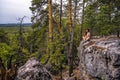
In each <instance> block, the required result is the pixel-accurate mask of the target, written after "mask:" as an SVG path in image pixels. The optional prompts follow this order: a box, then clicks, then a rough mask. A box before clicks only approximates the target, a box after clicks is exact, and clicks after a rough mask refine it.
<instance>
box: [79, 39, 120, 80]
mask: <svg viewBox="0 0 120 80" xmlns="http://www.w3.org/2000/svg"><path fill="white" fill-rule="evenodd" d="M78 56H79V59H80V62H79V70H80V74H81V76H82V80H120V39H118V38H102V39H94V40H91V41H89V42H84V43H83V42H82V43H81V44H80V46H79V47H78Z"/></svg>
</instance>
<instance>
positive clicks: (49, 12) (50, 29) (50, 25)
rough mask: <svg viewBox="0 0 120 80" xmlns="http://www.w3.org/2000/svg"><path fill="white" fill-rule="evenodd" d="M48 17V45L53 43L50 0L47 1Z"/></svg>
mask: <svg viewBox="0 0 120 80" xmlns="http://www.w3.org/2000/svg"><path fill="white" fill-rule="evenodd" d="M48 7H49V9H48V16H49V43H51V42H52V41H53V28H52V0H48Z"/></svg>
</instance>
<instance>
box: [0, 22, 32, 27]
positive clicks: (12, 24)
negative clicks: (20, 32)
mask: <svg viewBox="0 0 120 80" xmlns="http://www.w3.org/2000/svg"><path fill="white" fill-rule="evenodd" d="M31 25H32V23H23V24H22V26H25V27H30V26H31ZM18 26H20V24H19V23H10V24H0V27H18Z"/></svg>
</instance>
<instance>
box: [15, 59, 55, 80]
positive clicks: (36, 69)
mask: <svg viewBox="0 0 120 80" xmlns="http://www.w3.org/2000/svg"><path fill="white" fill-rule="evenodd" d="M15 80H53V78H52V76H51V74H50V73H49V72H48V71H47V70H46V68H45V67H44V66H42V65H41V64H40V62H39V61H38V60H36V59H35V58H31V59H29V60H28V61H27V62H26V63H25V64H24V65H23V66H21V67H20V68H19V69H18V74H17V77H16V79H15Z"/></svg>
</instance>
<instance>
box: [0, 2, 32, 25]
mask: <svg viewBox="0 0 120 80" xmlns="http://www.w3.org/2000/svg"><path fill="white" fill-rule="evenodd" d="M30 6H31V0H0V24H1V23H18V21H17V19H18V18H22V17H23V16H27V17H26V18H25V19H24V23H29V22H31V20H30V19H31V15H32V13H31V11H30V10H29V7H30Z"/></svg>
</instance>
